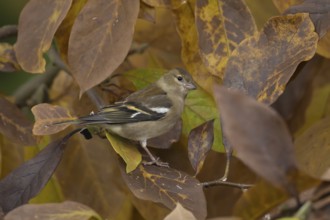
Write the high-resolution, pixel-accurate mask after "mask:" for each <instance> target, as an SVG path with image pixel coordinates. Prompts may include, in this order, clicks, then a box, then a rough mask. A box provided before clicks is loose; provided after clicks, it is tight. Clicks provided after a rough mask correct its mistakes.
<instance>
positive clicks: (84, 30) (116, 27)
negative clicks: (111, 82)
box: [68, 0, 140, 93]
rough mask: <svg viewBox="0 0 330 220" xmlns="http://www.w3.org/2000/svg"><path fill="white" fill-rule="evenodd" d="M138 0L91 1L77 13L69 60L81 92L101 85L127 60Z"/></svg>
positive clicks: (71, 37)
mask: <svg viewBox="0 0 330 220" xmlns="http://www.w3.org/2000/svg"><path fill="white" fill-rule="evenodd" d="M139 8H140V2H139V1H130V0H110V1H109V0H101V1H100V0H90V1H88V2H87V3H86V5H85V6H84V7H83V9H82V10H81V11H80V13H79V15H78V16H77V18H76V20H75V22H74V24H73V27H72V31H71V35H70V39H69V51H68V62H69V66H70V67H71V71H72V74H73V76H74V78H75V79H76V81H77V82H78V84H79V86H80V88H81V93H82V92H85V91H86V90H88V89H90V88H92V87H94V86H95V85H97V84H99V83H100V82H102V81H103V80H105V79H106V78H107V77H109V76H110V75H111V74H112V73H113V71H114V70H115V69H116V68H117V67H118V66H119V65H120V64H121V63H122V62H123V61H124V59H125V57H126V55H127V53H128V51H129V49H130V46H131V42H132V38H133V32H134V25H135V22H136V19H137V16H138V12H139Z"/></svg>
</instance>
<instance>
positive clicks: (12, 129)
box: [0, 97, 36, 146]
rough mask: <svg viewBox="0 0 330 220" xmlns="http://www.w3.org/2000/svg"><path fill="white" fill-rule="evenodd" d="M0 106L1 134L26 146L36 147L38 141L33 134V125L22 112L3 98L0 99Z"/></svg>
mask: <svg viewBox="0 0 330 220" xmlns="http://www.w3.org/2000/svg"><path fill="white" fill-rule="evenodd" d="M0 106H1V108H0V133H2V134H4V135H5V136H6V137H8V138H9V139H10V140H12V141H14V142H16V143H19V144H22V145H24V146H26V145H34V144H35V143H36V140H35V137H33V135H32V132H31V129H32V123H31V122H30V121H29V120H28V119H27V118H26V117H25V116H24V115H23V113H22V112H21V110H19V109H18V108H17V107H16V106H15V105H14V104H12V103H11V102H9V101H8V100H7V99H5V98H3V97H0Z"/></svg>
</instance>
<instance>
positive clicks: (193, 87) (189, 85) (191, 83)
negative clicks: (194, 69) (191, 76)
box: [184, 82, 197, 90]
mask: <svg viewBox="0 0 330 220" xmlns="http://www.w3.org/2000/svg"><path fill="white" fill-rule="evenodd" d="M184 86H185V87H186V88H187V89H188V90H195V89H197V86H196V84H195V83H194V82H188V83H186V84H185V85H184Z"/></svg>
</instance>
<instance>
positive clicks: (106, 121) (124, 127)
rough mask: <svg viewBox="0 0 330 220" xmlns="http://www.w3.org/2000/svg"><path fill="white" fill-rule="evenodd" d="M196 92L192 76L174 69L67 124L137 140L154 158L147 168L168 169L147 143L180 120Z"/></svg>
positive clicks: (180, 69)
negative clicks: (159, 167)
mask: <svg viewBox="0 0 330 220" xmlns="http://www.w3.org/2000/svg"><path fill="white" fill-rule="evenodd" d="M195 89H197V85H196V83H195V81H194V80H193V78H192V76H191V75H190V74H189V73H188V72H187V71H186V70H184V69H182V68H174V69H172V70H169V71H168V72H166V73H165V74H164V75H163V76H162V77H161V78H159V79H158V80H157V81H156V82H154V83H152V84H150V85H149V86H147V87H145V88H143V89H141V90H138V91H136V92H133V93H132V94H130V95H129V96H127V97H126V98H125V99H124V100H121V101H118V102H115V103H114V104H110V105H106V106H104V107H102V108H101V109H100V110H99V111H98V112H95V113H92V114H90V115H88V116H83V117H80V118H77V119H75V120H73V121H69V122H67V123H71V124H79V125H98V126H100V127H101V128H103V129H105V130H107V131H109V132H111V133H114V134H116V135H119V136H121V137H123V138H126V139H129V140H133V141H138V142H139V143H140V145H141V147H142V148H143V149H144V150H145V152H146V153H147V154H148V156H149V157H150V159H151V161H149V162H144V164H145V165H153V164H154V165H156V166H161V167H168V163H164V162H162V161H160V159H159V158H156V157H155V156H154V155H153V154H152V153H151V152H150V151H149V149H148V148H147V141H148V139H151V138H154V137H158V136H161V135H162V134H164V133H166V132H168V131H169V130H171V129H172V128H173V127H174V126H175V124H176V123H177V121H178V120H180V119H181V114H182V112H183V109H184V103H185V98H186V96H187V94H188V92H189V91H191V90H195ZM61 124H62V122H61Z"/></svg>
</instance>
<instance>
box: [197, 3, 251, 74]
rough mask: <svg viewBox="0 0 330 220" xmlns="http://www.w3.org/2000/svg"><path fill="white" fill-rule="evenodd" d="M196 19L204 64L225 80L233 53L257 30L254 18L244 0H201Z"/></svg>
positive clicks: (198, 4)
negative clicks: (230, 56)
mask: <svg viewBox="0 0 330 220" xmlns="http://www.w3.org/2000/svg"><path fill="white" fill-rule="evenodd" d="M195 19H196V27H197V34H198V45H199V51H200V55H201V58H202V60H203V63H204V65H205V67H206V68H207V69H208V70H209V71H210V72H211V73H212V74H213V75H215V76H217V77H219V78H221V79H222V78H223V75H224V69H225V67H226V64H227V61H228V57H229V55H230V54H231V52H232V51H233V50H234V49H235V48H236V47H237V46H238V44H239V43H240V42H241V41H242V40H244V39H245V38H247V37H250V36H252V35H253V34H254V33H255V32H256V31H257V27H256V25H255V23H254V20H253V17H252V15H251V13H250V11H249V9H248V7H247V5H246V4H245V2H244V1H242V0H222V1H218V0H197V1H196V9H195ZM238 27H239V28H238Z"/></svg>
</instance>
